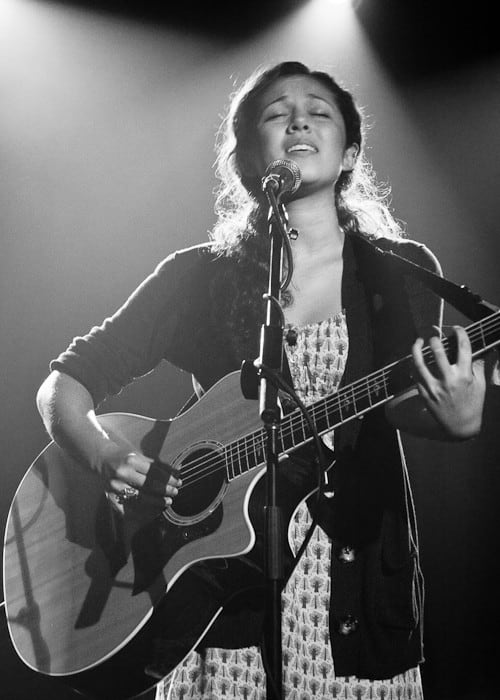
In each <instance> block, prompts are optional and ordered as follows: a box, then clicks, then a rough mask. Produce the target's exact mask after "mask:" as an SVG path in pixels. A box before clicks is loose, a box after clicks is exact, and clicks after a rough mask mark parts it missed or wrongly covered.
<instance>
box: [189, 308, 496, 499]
mask: <svg viewBox="0 0 500 700" xmlns="http://www.w3.org/2000/svg"><path fill="white" fill-rule="evenodd" d="M492 320H493V321H494V322H496V321H497V320H498V319H496V318H495V319H492ZM478 323H480V322H478ZM483 325H484V326H485V325H491V323H489V324H486V323H484V324H483ZM494 325H495V323H494ZM483 330H484V329H483ZM490 330H491V329H490ZM468 334H469V338H470V339H471V342H474V340H476V339H477V338H475V337H474V330H473V329H469V333H468ZM478 337H481V338H482V339H483V341H484V333H482V332H481V333H480V334H479V336H478ZM443 345H444V346H445V347H446V346H447V345H449V342H448V339H444V340H443ZM485 345H486V343H485ZM431 353H432V351H431V350H430V349H429V348H425V349H424V356H426V355H427V356H429V357H430V359H432V356H431ZM408 357H410V356H408ZM404 359H406V358H403V360H404ZM400 362H401V361H399V362H396V363H393V365H389V366H388V367H386V368H383V370H378V371H376V372H374V373H372V375H368V377H365V378H364V379H361V380H357V381H356V382H354V383H353V384H352V385H350V386H349V387H346V388H345V390H344V393H345V394H351V396H352V397H354V400H353V398H350V399H349V403H353V404H355V402H356V401H358V402H359V401H360V400H361V399H363V398H365V397H367V396H369V394H370V393H371V392H370V391H368V392H366V387H367V386H368V385H369V384H370V381H372V380H373V376H374V375H377V376H379V375H380V376H381V375H387V374H388V372H389V371H390V370H392V369H393V368H394V366H395V365H397V364H399V363H400ZM385 379H386V377H384V378H383V380H382V381H384V382H385ZM360 383H362V385H363V386H362V388H363V389H365V391H363V392H359V391H358V394H357V396H354V394H355V385H356V384H360ZM379 383H380V380H379V381H378V382H377V384H379ZM347 390H348V391H347ZM384 400H385V401H386V400H388V397H384ZM384 400H383V401H384ZM320 403H322V404H324V406H317V407H316V409H314V408H312V410H311V412H312V413H313V414H314V419H315V420H316V421H317V422H319V420H320V419H321V418H323V417H326V416H328V414H329V413H331V410H330V409H328V407H327V404H328V403H333V404H337V406H336V408H338V410H339V412H340V414H341V415H342V407H341V405H340V404H341V403H342V404H344V407H345V402H344V401H343V400H342V397H341V396H340V392H339V393H336V394H332V395H331V396H330V397H325V400H324V401H323V402H321V401H320ZM380 403H381V402H377V404H380ZM325 408H327V409H328V410H326V411H325ZM364 410H366V409H364ZM359 413H360V412H359V411H357V410H356V413H354V414H352V415H351V416H349V418H354V417H355V416H356V415H359ZM294 414H295V412H294ZM294 414H290V416H288V417H287V418H288V419H289V420H287V422H286V423H285V425H284V426H283V427H282V430H281V431H280V432H281V435H282V436H283V439H282V442H283V443H285V442H286V440H285V438H286V437H290V436H293V434H294V432H296V428H297V425H295V430H294V425H293V424H294V422H295V423H297V420H296V419H297V415H299V422H300V423H301V426H300V427H301V429H302V432H304V427H305V425H304V422H303V420H302V417H301V416H300V414H297V415H294ZM327 429H328V428H327ZM255 435H257V436H258V439H257V440H256V439H255ZM308 440H310V437H308V438H307V439H306V440H304V441H303V442H302V443H301V444H303V443H304V442H307V441H308ZM242 443H248V444H249V445H250V451H248V444H247V445H246V446H243V445H242ZM259 443H260V444H259ZM263 445H264V437H263V431H262V430H259V431H256V432H255V433H253V434H252V433H250V434H249V435H247V436H244V437H241V438H239V439H238V440H237V441H235V442H234V443H230V444H229V445H227V446H226V450H225V453H224V455H225V456H226V458H224V456H223V455H221V454H220V453H215V454H213V453H212V455H211V459H209V460H207V459H206V457H205V456H204V457H201V458H199V459H198V460H193V462H191V463H190V464H189V468H188V469H187V470H186V472H185V474H186V476H187V478H188V482H186V476H184V475H183V482H184V484H183V485H186V486H187V485H192V484H193V483H195V482H196V481H198V480H199V479H201V478H205V477H206V476H207V475H210V474H211V473H214V472H215V471H219V470H221V469H225V468H226V467H227V466H228V460H227V458H229V459H231V460H232V463H234V459H235V458H237V461H241V459H242V458H243V459H247V460H248V458H249V456H250V454H252V453H253V454H254V455H255V454H256V453H257V452H258V451H259V450H261V449H263ZM292 447H293V445H292ZM221 458H222V459H221ZM196 461H198V462H200V463H201V464H203V463H204V464H205V469H204V470H200V469H199V467H198V466H197V465H195V462H196ZM210 462H211V463H210ZM258 464H259V462H256V463H255V464H252V466H249V467H247V469H246V471H248V470H249V469H252V468H254V467H256V466H258ZM193 465H194V466H193ZM212 467H215V469H213V468H212ZM207 469H208V471H207ZM192 471H194V472H196V473H195V475H194V476H195V478H194V479H190V478H189V472H192ZM244 471H245V470H244ZM181 488H182V487H181Z"/></svg>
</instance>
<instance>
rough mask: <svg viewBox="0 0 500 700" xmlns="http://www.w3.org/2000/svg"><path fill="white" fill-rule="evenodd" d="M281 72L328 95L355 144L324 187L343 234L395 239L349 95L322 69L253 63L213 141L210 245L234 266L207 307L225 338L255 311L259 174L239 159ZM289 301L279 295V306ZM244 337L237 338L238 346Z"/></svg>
mask: <svg viewBox="0 0 500 700" xmlns="http://www.w3.org/2000/svg"><path fill="white" fill-rule="evenodd" d="M288 76H310V77H312V78H314V79H316V80H318V81H319V82H320V83H321V84H322V85H324V86H325V87H326V88H327V89H328V90H329V91H330V92H331V94H332V95H333V97H334V100H335V103H336V105H337V107H338V109H339V110H340V113H341V114H342V117H343V119H344V124H345V130H346V147H348V146H351V145H354V144H355V145H356V146H357V147H358V156H357V159H356V164H355V166H354V168H353V170H352V171H349V172H347V171H343V172H342V173H341V175H340V177H339V178H338V180H337V182H336V183H335V187H334V188H332V197H334V199H335V206H336V209H337V215H338V220H339V224H340V226H341V228H342V229H343V231H344V232H345V233H346V234H349V233H356V234H359V235H364V236H368V237H377V236H386V237H399V236H401V235H403V230H402V227H401V225H400V223H399V222H398V221H396V219H395V218H394V217H393V215H392V214H391V211H390V201H389V197H390V189H389V188H388V186H386V185H384V184H382V183H379V182H378V181H377V180H376V178H375V176H374V172H373V169H372V167H371V164H370V163H369V161H368V160H367V159H366V158H365V155H364V128H363V119H362V113H361V110H360V109H359V108H358V107H357V105H356V104H355V101H354V98H353V96H352V94H351V93H350V92H349V91H348V90H346V89H344V88H343V87H342V86H341V85H340V84H339V83H337V82H336V81H335V80H334V79H333V78H332V77H331V76H330V75H329V74H328V73H326V72H323V71H320V70H311V69H310V68H308V67H307V66H306V65H304V64H303V63H299V62H296V61H286V62H283V63H278V64H277V65H275V66H273V67H270V68H267V69H266V68H260V69H258V70H257V71H255V73H253V74H252V75H251V76H250V77H249V78H248V79H247V80H246V81H245V82H244V83H243V84H242V85H241V87H240V88H239V89H238V90H237V91H236V92H235V93H234V94H233V95H232V98H231V100H230V105H229V108H228V110H227V113H226V116H225V118H224V119H223V122H222V124H221V127H220V129H219V132H218V136H217V143H216V152H217V158H216V164H215V165H216V176H217V178H218V180H219V186H218V188H217V191H216V201H215V213H216V217H217V220H216V223H215V226H214V228H213V229H212V231H211V232H210V239H211V240H212V242H213V246H214V249H215V250H216V251H217V252H218V253H219V255H220V256H223V257H225V258H226V260H227V261H228V262H229V260H230V261H232V263H237V266H235V265H231V264H228V265H226V266H225V267H226V270H225V273H224V274H223V275H222V279H221V280H219V282H218V283H217V284H216V287H215V288H214V290H213V294H214V296H215V299H214V301H215V306H216V307H217V308H218V309H219V312H220V311H221V310H222V309H224V313H225V314H226V319H227V322H228V323H229V325H230V326H231V327H232V328H231V330H232V336H233V338H236V337H239V338H240V339H241V340H242V341H244V339H245V338H246V339H248V338H249V336H250V335H251V330H250V329H251V328H252V325H253V324H254V323H255V319H256V318H259V314H260V313H261V308H262V305H261V298H262V293H263V291H265V287H266V282H267V269H268V248H269V240H268V236H267V235H266V231H267V213H268V206H267V201H266V200H265V198H263V196H262V193H261V186H260V178H258V177H255V176H248V175H245V168H244V167H243V164H244V163H245V160H246V158H247V157H248V154H249V153H251V149H252V147H253V144H254V143H255V138H256V124H257V110H258V104H259V97H260V96H261V95H262V93H263V92H264V90H266V89H267V88H268V87H269V86H270V85H271V84H272V83H274V82H275V81H276V80H278V79H279V78H283V77H288ZM291 301H292V297H291V295H290V294H288V295H286V296H284V298H283V305H284V306H285V307H286V306H287V305H288V304H290V303H291ZM245 342H246V341H244V344H245Z"/></svg>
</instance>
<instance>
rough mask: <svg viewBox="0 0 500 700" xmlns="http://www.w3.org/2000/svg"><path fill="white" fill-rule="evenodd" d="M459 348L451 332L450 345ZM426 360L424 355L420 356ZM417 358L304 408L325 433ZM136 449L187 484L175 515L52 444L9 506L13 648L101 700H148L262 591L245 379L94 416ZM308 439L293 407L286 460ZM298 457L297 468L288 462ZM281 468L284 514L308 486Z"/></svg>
mask: <svg viewBox="0 0 500 700" xmlns="http://www.w3.org/2000/svg"><path fill="white" fill-rule="evenodd" d="M466 331H467V334H468V337H469V339H470V341H471V344H472V350H473V355H474V357H476V356H479V355H481V354H482V353H484V352H485V351H486V350H488V349H489V348H492V347H494V346H495V345H497V344H498V343H500V312H497V313H494V314H492V315H491V316H488V317H486V318H484V319H482V320H481V321H477V322H475V323H473V324H472V325H470V326H468V328H467V329H466ZM444 346H445V348H446V351H447V354H448V356H449V357H450V359H453V357H454V356H455V353H456V342H455V338H454V337H450V338H448V339H446V340H445V341H444ZM424 355H425V357H426V359H427V360H428V361H429V363H430V364H432V361H433V360H432V358H433V355H432V353H431V351H430V349H429V348H426V349H425V351H424ZM411 371H412V362H411V357H410V356H407V357H404V358H402V359H401V360H399V361H397V362H394V363H392V364H389V365H387V366H385V367H383V368H381V369H379V370H376V371H375V372H373V373H371V374H370V375H368V376H366V377H364V378H362V379H359V380H357V381H355V382H354V383H352V384H350V385H348V386H344V387H343V388H342V389H341V390H339V391H338V392H337V393H335V394H332V395H329V396H326V397H324V398H322V399H320V400H318V401H316V402H315V403H313V404H312V405H311V406H309V413H310V416H311V417H312V420H313V422H314V424H315V425H316V427H317V430H318V432H319V433H320V434H322V433H325V432H327V431H329V430H331V429H334V428H336V427H338V426H340V425H342V424H343V423H346V422H347V421H350V420H352V419H354V418H356V417H359V416H361V415H363V414H365V413H367V412H369V411H371V410H373V409H374V408H376V407H379V406H382V405H383V404H384V403H386V402H387V401H388V400H389V399H391V398H392V397H394V396H396V395H397V394H399V393H401V392H402V391H404V390H405V389H407V388H410V387H411V386H412V385H413V383H414V382H413V379H412V376H411ZM99 422H100V423H101V425H102V427H103V428H104V429H105V430H106V432H107V433H108V434H109V435H110V436H111V438H112V439H113V440H114V441H116V442H117V443H118V444H120V445H123V446H125V447H126V448H127V449H128V450H130V451H136V452H137V451H140V452H142V453H144V454H145V455H147V456H149V457H151V458H153V459H155V460H158V461H159V462H161V463H168V464H170V465H172V466H173V467H174V468H177V469H179V470H180V472H181V477H182V481H183V485H182V487H181V489H180V492H179V495H178V496H177V497H176V498H175V499H174V502H173V504H172V505H171V506H169V507H167V508H165V510H164V511H163V512H161V513H156V514H151V513H150V512H148V511H146V512H143V509H141V508H140V507H136V506H127V507H126V508H125V513H124V515H121V514H119V513H117V511H116V509H115V508H113V507H112V506H111V504H110V502H109V500H108V499H107V496H106V493H105V491H104V489H103V484H102V482H101V481H100V479H99V478H98V477H97V476H96V475H95V474H93V473H92V472H90V471H89V470H86V469H85V468H83V467H82V466H81V465H79V464H78V463H77V462H76V461H74V460H73V459H72V458H71V457H69V456H68V455H67V454H66V453H65V452H63V451H62V450H61V449H60V448H59V447H58V446H57V445H56V444H55V443H53V442H52V443H50V444H49V445H48V446H47V447H46V448H45V449H44V450H43V452H42V453H41V454H40V455H39V456H38V458H37V459H36V460H35V461H34V463H33V464H32V465H31V467H30V468H29V469H28V471H27V473H26V474H25V476H24V478H23V479H22V481H21V484H20V485H19V488H18V490H17V492H16V494H15V497H14V499H13V502H12V505H11V508H10V511H9V514H8V520H7V527H6V532H5V547H4V587H5V600H6V614H7V622H8V628H9V633H10V636H11V639H12V643H13V646H14V648H15V650H16V652H17V654H18V655H19V657H20V658H21V659H22V660H23V661H24V663H25V664H26V665H27V666H29V667H30V668H31V669H33V670H34V671H36V672H39V673H41V674H45V675H48V676H53V677H54V678H59V679H61V680H63V681H64V682H66V683H69V684H71V685H72V686H73V687H74V688H77V689H78V690H79V691H81V692H84V693H86V694H87V696H90V697H95V698H103V699H104V698H106V699H109V698H113V700H122V699H125V698H132V697H136V696H140V695H141V693H143V692H145V691H148V689H151V688H153V687H154V685H155V684H156V683H157V682H158V681H159V680H160V679H161V678H163V677H165V676H167V674H169V673H170V672H172V671H173V670H174V669H175V667H176V666H177V665H178V664H179V663H180V662H181V661H182V660H183V659H184V658H185V657H186V656H187V654H188V653H189V652H190V651H191V650H192V649H193V648H195V647H196V646H197V645H198V644H199V643H200V642H201V641H202V639H203V637H204V636H205V635H206V633H207V632H208V631H209V630H210V628H211V627H212V625H213V624H214V622H215V620H216V619H217V617H218V616H219V615H220V613H221V611H222V610H223V609H224V607H225V606H227V605H228V604H230V603H231V601H232V600H234V598H235V597H237V596H238V595H241V594H242V593H244V592H245V591H246V590H248V589H254V588H255V590H256V591H258V589H259V586H262V585H263V580H264V579H263V574H262V568H261V566H260V559H261V558H260V552H261V550H260V549H259V548H260V526H259V525H258V523H257V520H258V513H257V515H256V512H257V508H256V507H255V506H254V502H255V500H258V499H256V498H255V496H256V494H257V492H258V491H259V489H261V488H262V487H263V486H262V485H263V482H262V483H261V477H262V476H263V474H264V472H265V440H266V431H265V429H264V428H263V426H262V423H261V421H260V418H259V416H258V411H257V409H256V405H255V402H252V401H248V400H246V399H244V398H243V395H242V391H241V386H240V373H239V372H234V373H232V374H230V375H228V376H227V377H225V378H223V379H221V380H220V381H219V382H218V383H217V384H215V385H214V386H213V387H212V388H211V389H210V390H209V391H208V392H207V393H206V394H205V395H204V396H203V397H202V398H201V399H200V401H198V402H197V403H196V404H195V405H194V406H192V407H191V408H189V409H188V410H187V411H186V412H184V413H183V414H181V415H180V416H178V417H176V418H174V419H172V420H153V419H151V418H146V417H143V416H138V415H133V414H128V413H109V414H103V415H100V416H99ZM311 440H312V436H311V433H310V429H309V427H308V424H307V422H306V420H305V419H304V416H303V415H302V413H301V412H300V411H299V410H298V409H297V410H295V411H292V412H291V413H290V414H288V415H286V416H285V417H284V418H283V419H282V421H281V424H280V436H279V448H280V453H282V454H283V455H287V454H290V453H292V452H293V451H294V450H296V449H297V448H299V447H301V446H302V445H305V444H306V443H308V442H310V441H311ZM290 462H292V460H290ZM289 468H292V467H290V465H289V464H287V460H286V459H284V460H283V462H282V464H281V466H280V475H281V476H280V478H284V479H285V480H286V482H287V483H286V487H285V488H283V489H280V492H285V493H287V501H286V503H285V504H284V509H285V517H286V518H289V519H290V518H291V517H292V516H293V513H294V511H295V509H296V508H297V506H298V504H299V503H300V502H301V500H303V499H304V498H305V497H307V496H308V495H310V494H311V492H312V491H314V488H315V485H316V481H317V479H316V476H315V475H314V474H305V475H304V474H302V473H301V474H299V475H297V474H295V473H294V474H291V473H288V472H287V470H288V469H289Z"/></svg>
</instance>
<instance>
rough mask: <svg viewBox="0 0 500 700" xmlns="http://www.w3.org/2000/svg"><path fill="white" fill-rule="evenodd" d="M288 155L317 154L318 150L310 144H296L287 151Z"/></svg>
mask: <svg viewBox="0 0 500 700" xmlns="http://www.w3.org/2000/svg"><path fill="white" fill-rule="evenodd" d="M286 152H287V153H317V152H318V149H317V148H315V147H314V146H311V144H309V143H296V144H295V145H294V146H290V148H287V149H286Z"/></svg>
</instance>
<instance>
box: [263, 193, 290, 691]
mask: <svg viewBox="0 0 500 700" xmlns="http://www.w3.org/2000/svg"><path fill="white" fill-rule="evenodd" d="M272 185H273V183H271V184H270V186H269V187H264V192H265V194H266V196H267V198H268V201H269V204H270V207H269V219H268V221H269V236H270V257H269V285H268V293H267V294H266V295H265V298H266V300H267V309H266V322H265V324H264V325H263V326H262V328H261V337H260V355H259V359H258V360H257V362H256V366H257V369H258V370H259V380H260V393H259V402H260V403H259V415H260V417H261V419H262V422H263V424H264V427H265V432H266V464H267V472H266V477H267V482H266V505H265V509H264V514H265V531H264V545H265V549H264V551H265V557H266V562H265V573H266V622H265V629H264V650H263V653H264V655H265V657H266V658H267V659H268V660H269V663H268V674H267V695H266V697H267V698H268V700H271V699H274V700H282V685H283V680H282V674H283V670H282V669H283V666H282V639H281V591H282V588H283V581H284V577H285V574H284V560H283V552H284V527H283V516H282V512H281V509H280V507H279V506H278V504H277V484H276V481H277V468H278V459H279V452H280V450H279V426H280V423H281V410H280V406H279V402H278V388H277V386H276V384H275V383H273V382H272V381H269V380H268V379H267V378H266V372H265V370H266V368H270V369H271V370H273V371H275V372H281V370H282V364H283V330H284V328H283V327H284V323H283V312H282V309H281V305H280V294H281V288H282V286H281V281H282V274H283V241H284V237H285V236H287V235H288V233H287V229H286V225H285V222H286V213H285V211H284V207H283V205H281V204H278V197H277V195H276V193H275V189H276V188H275V186H274V187H273V186H272Z"/></svg>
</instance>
